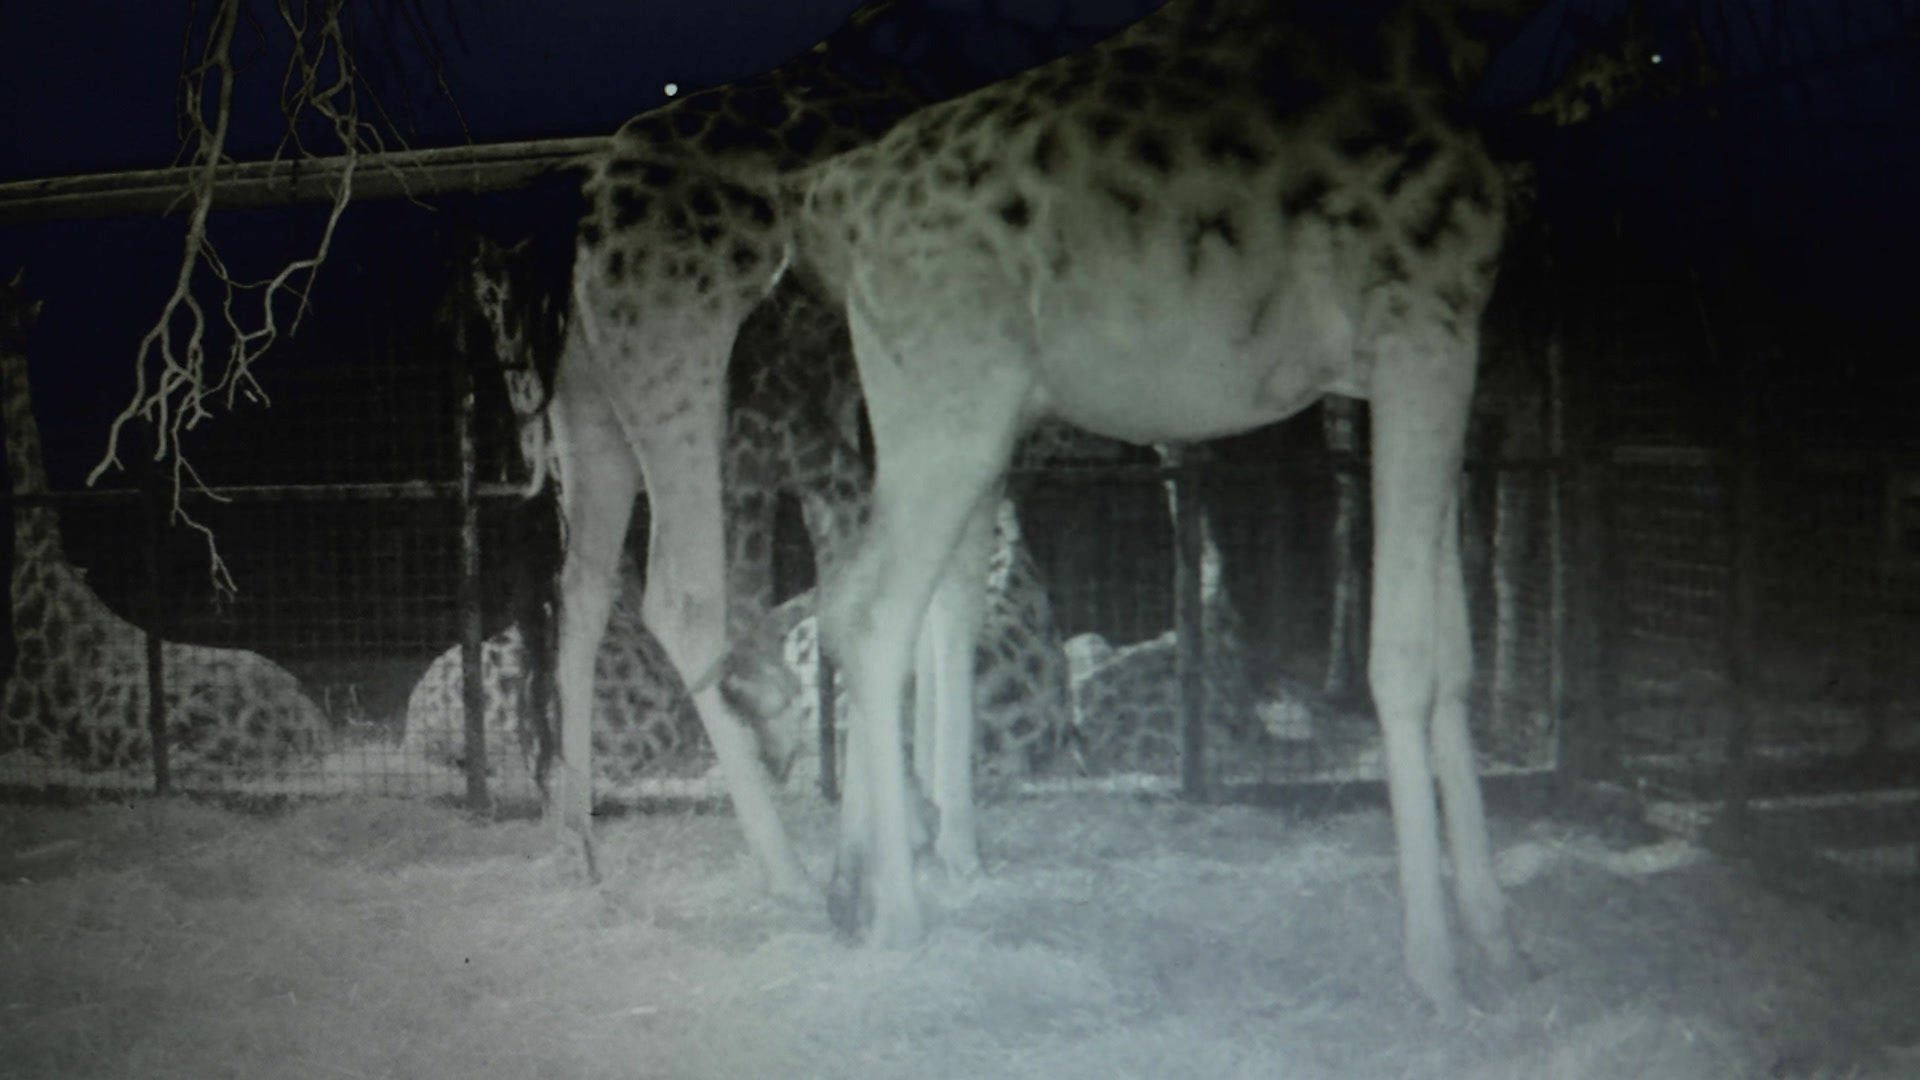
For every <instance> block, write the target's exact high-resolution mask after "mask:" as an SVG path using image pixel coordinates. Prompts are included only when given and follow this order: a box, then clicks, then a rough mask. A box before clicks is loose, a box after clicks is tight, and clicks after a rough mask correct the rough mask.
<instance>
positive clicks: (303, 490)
mask: <svg viewBox="0 0 1920 1080" xmlns="http://www.w3.org/2000/svg"><path fill="white" fill-rule="evenodd" d="M473 495H474V497H475V498H477V499H480V500H482V501H487V500H504V499H512V500H520V499H525V498H526V497H527V492H526V488H525V487H524V486H523V485H521V484H518V483H504V482H501V481H476V482H475V483H474V485H473ZM144 497H145V496H144V495H143V494H142V493H141V491H140V490H139V489H138V488H109V489H106V490H98V489H95V490H82V491H53V492H46V493H43V494H34V495H7V494H5V493H4V492H0V504H5V505H12V506H15V507H21V506H51V507H56V508H57V507H59V506H63V505H86V504H88V503H108V504H111V503H124V502H133V501H135V500H138V499H142V498H144ZM181 497H182V498H185V499H210V500H214V501H224V502H332V501H339V502H351V501H359V502H412V501H420V502H429V501H449V502H450V501H452V500H455V499H458V498H460V483H459V481H457V480H453V481H442V480H406V481H400V482H398V483H390V484H236V485H233V486H231V487H215V488H212V489H210V490H208V491H198V490H195V489H193V488H185V489H183V490H182V491H181Z"/></svg>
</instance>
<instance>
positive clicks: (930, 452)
mask: <svg viewBox="0 0 1920 1080" xmlns="http://www.w3.org/2000/svg"><path fill="white" fill-rule="evenodd" d="M850 307H851V311H850V313H849V323H850V325H851V328H852V331H853V341H854V349H855V355H856V357H858V358H859V359H860V374H861V383H862V386H863V387H864V389H865V391H866V395H867V409H868V413H869V416H870V417H871V420H872V425H873V437H874V449H875V454H876V458H877V461H878V469H877V474H876V476H875V482H874V499H873V513H872V522H871V526H870V528H869V530H868V532H867V535H866V536H865V537H864V538H863V540H862V542H861V545H860V547H859V550H858V551H857V552H856V553H855V555H854V556H853V558H852V559H851V561H850V563H849V565H848V566H847V567H846V568H845V570H844V571H843V573H842V574H841V575H840V576H839V578H838V580H837V581H835V582H834V583H833V586H832V588H831V589H829V590H828V593H827V594H826V595H825V596H824V597H823V598H822V603H821V608H820V612H821V624H820V625H821V630H822V633H823V636H824V639H825V640H826V641H827V643H828V644H829V645H830V646H831V647H833V648H834V649H835V651H836V652H837V653H838V655H839V659H840V664H841V670H842V671H843V672H844V673H845V674H846V676H847V681H848V686H849V688H850V689H851V691H852V696H853V704H854V707H853V718H852V720H853V727H852V732H851V734H850V736H849V739H848V742H849V744H850V745H852V744H856V743H857V744H858V751H857V753H855V752H852V751H850V753H849V757H850V759H851V760H850V761H849V766H850V767H849V769H848V772H847V787H848V793H847V796H846V798H847V803H846V806H845V807H843V810H842V817H841V843H840V857H839V860H838V863H837V865H836V866H835V868H834V881H833V885H832V887H831V888H830V889H829V894H828V913H829V914H830V915H831V916H832V917H833V918H834V920H835V923H836V925H838V926H839V927H840V928H841V929H842V930H845V931H852V930H854V929H857V926H856V925H850V924H849V923H850V921H851V920H857V919H861V918H864V917H867V916H869V915H870V917H871V919H872V928H871V932H870V935H869V936H870V939H871V940H872V941H874V942H875V943H877V944H904V943H910V942H913V941H916V940H918V939H919V938H920V936H921V934H922V932H923V923H922V917H921V911H920V902H919V898H918V897H917V896H916V894H915V892H914V888H913V863H912V842H911V824H910V817H911V814H912V812H913V810H912V806H911V803H910V801H909V798H908V788H907V777H906V773H907V764H908V763H907V761H906V758H905V753H904V747H903V746H902V738H901V729H902V716H901V707H902V704H903V699H904V697H905V694H906V689H907V687H906V683H907V674H908V667H909V665H910V664H911V663H912V662H913V660H914V658H915V654H916V651H917V649H918V639H919V636H920V628H921V627H922V625H923V619H924V618H925V617H926V615H927V613H928V611H929V607H930V605H931V603H932V600H933V596H934V592H935V590H936V587H937V586H938V585H939V584H940V582H941V580H942V578H943V576H944V575H945V574H946V573H947V568H948V566H949V564H950V563H951V562H952V561H953V553H954V552H955V550H956V548H957V547H958V546H959V545H960V543H961V539H962V535H963V533H965V532H966V531H967V528H968V525H969V523H970V522H971V521H972V520H973V519H974V518H975V516H976V515H977V514H979V513H980V512H981V508H982V507H986V508H987V514H988V517H987V520H988V522H989V523H991V520H992V519H991V511H992V508H993V507H992V501H991V499H990V498H989V497H988V496H989V493H990V492H992V491H993V490H994V489H995V486H996V484H997V483H998V481H999V480H1000V477H1001V476H1002V475H1003V474H1004V472H1005V470H1006V466H1007V462H1008V461H1009V459H1010V458H1011V456H1012V453H1013V445H1014V440H1015V435H1016V432H1017V427H1018V424H1019V421H1020V419H1021V416H1020V413H1021V406H1022V405H1023V404H1024V402H1025V400H1026V394H1027V392H1028V386H1027V382H1026V378H1027V377H1026V375H1025V373H1024V372H1023V371H1021V370H1020V369H1018V368H1011V367H1010V368H1003V369H997V370H996V369H995V368H994V367H993V360H992V359H991V358H988V359H985V360H983V358H982V357H981V356H979V355H974V354H972V353H967V354H965V355H954V354H952V353H951V352H946V353H943V354H941V355H937V356H928V355H924V354H923V355H921V357H920V359H921V360H922V361H923V362H922V363H921V364H918V365H916V366H915V367H913V368H911V369H910V368H909V367H908V366H907V365H906V364H904V363H902V362H901V360H900V359H899V358H900V356H901V355H902V352H901V351H899V350H897V349H895V348H893V347H890V344H888V343H882V342H880V341H879V340H877V339H876V336H875V334H874V332H873V328H872V327H871V326H870V324H869V323H868V321H867V320H866V319H865V318H863V317H862V315H863V312H862V307H861V305H859V304H857V303H856V304H852V305H850ZM982 577H983V573H981V572H972V573H971V578H972V587H973V588H974V589H976V590H979V589H984V583H983V581H982ZM955 587H956V588H960V587H964V583H962V582H959V581H958V580H957V579H956V586H955ZM953 610H954V609H951V608H949V609H948V613H947V614H945V615H943V616H942V617H941V619H939V620H936V621H937V622H941V623H945V622H948V621H950V620H951V619H952V618H953ZM949 633H951V630H947V629H942V630H940V631H938V632H936V633H935V641H934V644H935V645H936V646H938V645H939V644H940V642H942V641H948V640H950V639H949V638H947V637H945V636H943V635H946V634H949ZM968 640H969V642H970V641H971V638H969V639H968ZM946 651H949V652H951V651H952V647H951V646H950V647H949V648H948V650H946ZM965 663H966V664H968V665H971V663H972V657H971V655H970V653H969V655H967V657H966V660H965ZM969 671H970V668H969ZM937 685H938V680H937V679H936V686H937ZM950 685H951V684H950ZM967 693H968V697H969V699H968V700H967V701H966V703H965V708H966V712H967V714H968V715H967V718H966V720H965V721H964V723H965V725H966V727H965V728H964V729H963V730H965V731H967V732H970V730H971V726H972V723H971V708H972V701H971V690H970V689H969V690H968V691H967ZM957 694H958V690H957V689H956V690H955V695H956V696H957ZM951 737H952V736H949V738H951ZM935 744H936V750H937V749H938V747H939V745H940V739H939V737H938V736H936V737H935ZM856 765H857V766H859V767H858V768H855V767H853V766H856ZM969 765H970V761H969ZM938 772H939V768H938V767H937V768H936V773H938ZM947 782H952V781H951V780H949V781H947ZM860 784H865V785H868V786H869V788H870V790H868V791H865V792H859V793H856V792H854V791H853V790H852V789H854V788H855V787H856V786H857V785H860ZM949 797H953V796H951V795H950V794H949ZM953 809H954V810H955V811H957V812H958V816H960V817H962V818H964V819H966V827H967V828H969V829H970V826H971V820H970V819H971V792H969V793H968V796H967V804H966V809H965V810H964V811H961V810H960V806H959V805H958V804H957V803H956V805H955V806H954V807H953ZM943 829H944V825H943ZM954 835H955V838H954V839H953V840H950V841H948V844H949V845H953V850H956V851H957V849H958V845H959V844H960V843H961V842H962V834H960V833H956V834H954ZM964 839H965V842H966V843H967V846H969V847H971V846H972V845H971V837H970V835H969V836H966V837H965V838H964ZM971 854H972V858H973V860H974V861H975V862H976V863H977V860H978V855H977V853H971Z"/></svg>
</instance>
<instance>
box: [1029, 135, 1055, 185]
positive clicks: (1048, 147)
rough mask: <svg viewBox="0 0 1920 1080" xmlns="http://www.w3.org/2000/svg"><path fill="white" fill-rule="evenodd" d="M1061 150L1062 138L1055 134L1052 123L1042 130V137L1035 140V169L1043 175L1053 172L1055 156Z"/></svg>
mask: <svg viewBox="0 0 1920 1080" xmlns="http://www.w3.org/2000/svg"><path fill="white" fill-rule="evenodd" d="M1059 152H1060V140H1059V138H1058V137H1057V136H1055V134H1054V129H1053V127H1052V125H1048V126H1047V127H1046V128H1045V129H1044V130H1042V131H1041V132H1040V137H1039V138H1037V139H1035V140H1034V141H1033V167H1034V169H1035V170H1037V171H1038V172H1039V173H1040V175H1042V176H1045V175H1047V174H1048V173H1050V172H1052V171H1053V163H1054V157H1055V155H1057V154H1058V153H1059Z"/></svg>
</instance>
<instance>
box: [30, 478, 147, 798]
mask: <svg viewBox="0 0 1920 1080" xmlns="http://www.w3.org/2000/svg"><path fill="white" fill-rule="evenodd" d="M140 492H141V499H140V510H141V514H140V516H141V518H142V519H143V521H144V524H145V526H146V527H145V528H143V529H141V530H140V531H141V534H142V537H141V539H142V540H143V541H144V542H143V543H142V544H141V548H142V551H141V556H142V561H143V563H144V564H145V565H144V566H143V567H142V569H144V570H145V571H146V578H147V580H146V587H145V589H144V590H143V592H144V594H145V595H144V597H143V599H144V601H145V603H144V604H143V605H142V606H144V607H145V608H146V609H147V610H146V618H144V619H142V620H141V623H142V626H141V629H140V636H141V639H142V640H143V641H145V643H146V647H147V739H148V742H149V744H150V745H151V746H152V747H153V790H154V793H155V794H158V795H165V794H167V793H168V792H169V791H171V790H172V788H173V766H172V761H171V758H170V756H169V753H170V750H169V747H168V746H167V675H166V663H165V659H164V655H163V653H162V651H161V648H160V644H161V637H160V630H161V629H162V625H163V619H164V612H163V611H162V607H163V603H164V602H163V599H162V598H163V597H164V596H165V595H166V593H165V590H163V589H162V588H161V587H160V541H161V539H162V537H164V536H165V535H166V531H165V530H166V505H165V503H164V501H163V500H162V498H161V496H160V492H159V490H158V489H157V488H155V487H154V486H153V483H152V482H148V483H144V484H142V485H140ZM48 512H49V513H51V512H52V511H48Z"/></svg>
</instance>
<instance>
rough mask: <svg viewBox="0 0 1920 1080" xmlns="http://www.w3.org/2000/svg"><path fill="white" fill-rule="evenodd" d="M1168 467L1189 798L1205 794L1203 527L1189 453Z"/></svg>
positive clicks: (1176, 454) (1184, 777) (1172, 451)
mask: <svg viewBox="0 0 1920 1080" xmlns="http://www.w3.org/2000/svg"><path fill="white" fill-rule="evenodd" d="M1165 458H1166V462H1167V464H1168V465H1170V466H1171V469H1170V470H1169V472H1168V475H1167V480H1166V484H1167V500H1168V501H1169V502H1171V503H1172V504H1173V507H1172V509H1173V540H1174V572H1173V620H1174V643H1175V647H1176V649H1177V652H1176V653H1175V657H1176V659H1175V669H1176V671H1177V672H1178V676H1179V681H1180V792H1181V794H1183V795H1185V796H1187V797H1188V798H1200V797H1201V796H1203V795H1205V794H1206V787H1207V774H1206V767H1205V766H1206V763H1205V761H1204V759H1203V756H1202V755H1203V753H1204V747H1205V732H1204V730H1203V728H1202V725H1203V723H1204V722H1205V717H1206V706H1207V681H1206V670H1207V667H1206V661H1207V653H1206V648H1207V646H1206V634H1207V631H1206V617H1205V613H1204V611H1203V608H1202V605H1203V603H1204V600H1203V597H1202V595H1201V581H1200V563H1201V558H1202V548H1203V537H1202V530H1203V529H1204V527H1205V523H1204V522H1203V521H1202V520H1201V516H1200V483H1199V481H1200V477H1199V475H1198V473H1197V472H1196V470H1195V469H1194V466H1193V457H1192V455H1190V454H1187V453H1185V452H1184V451H1182V450H1181V449H1180V448H1178V447H1170V448H1168V450H1167V451H1166V453H1165Z"/></svg>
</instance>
